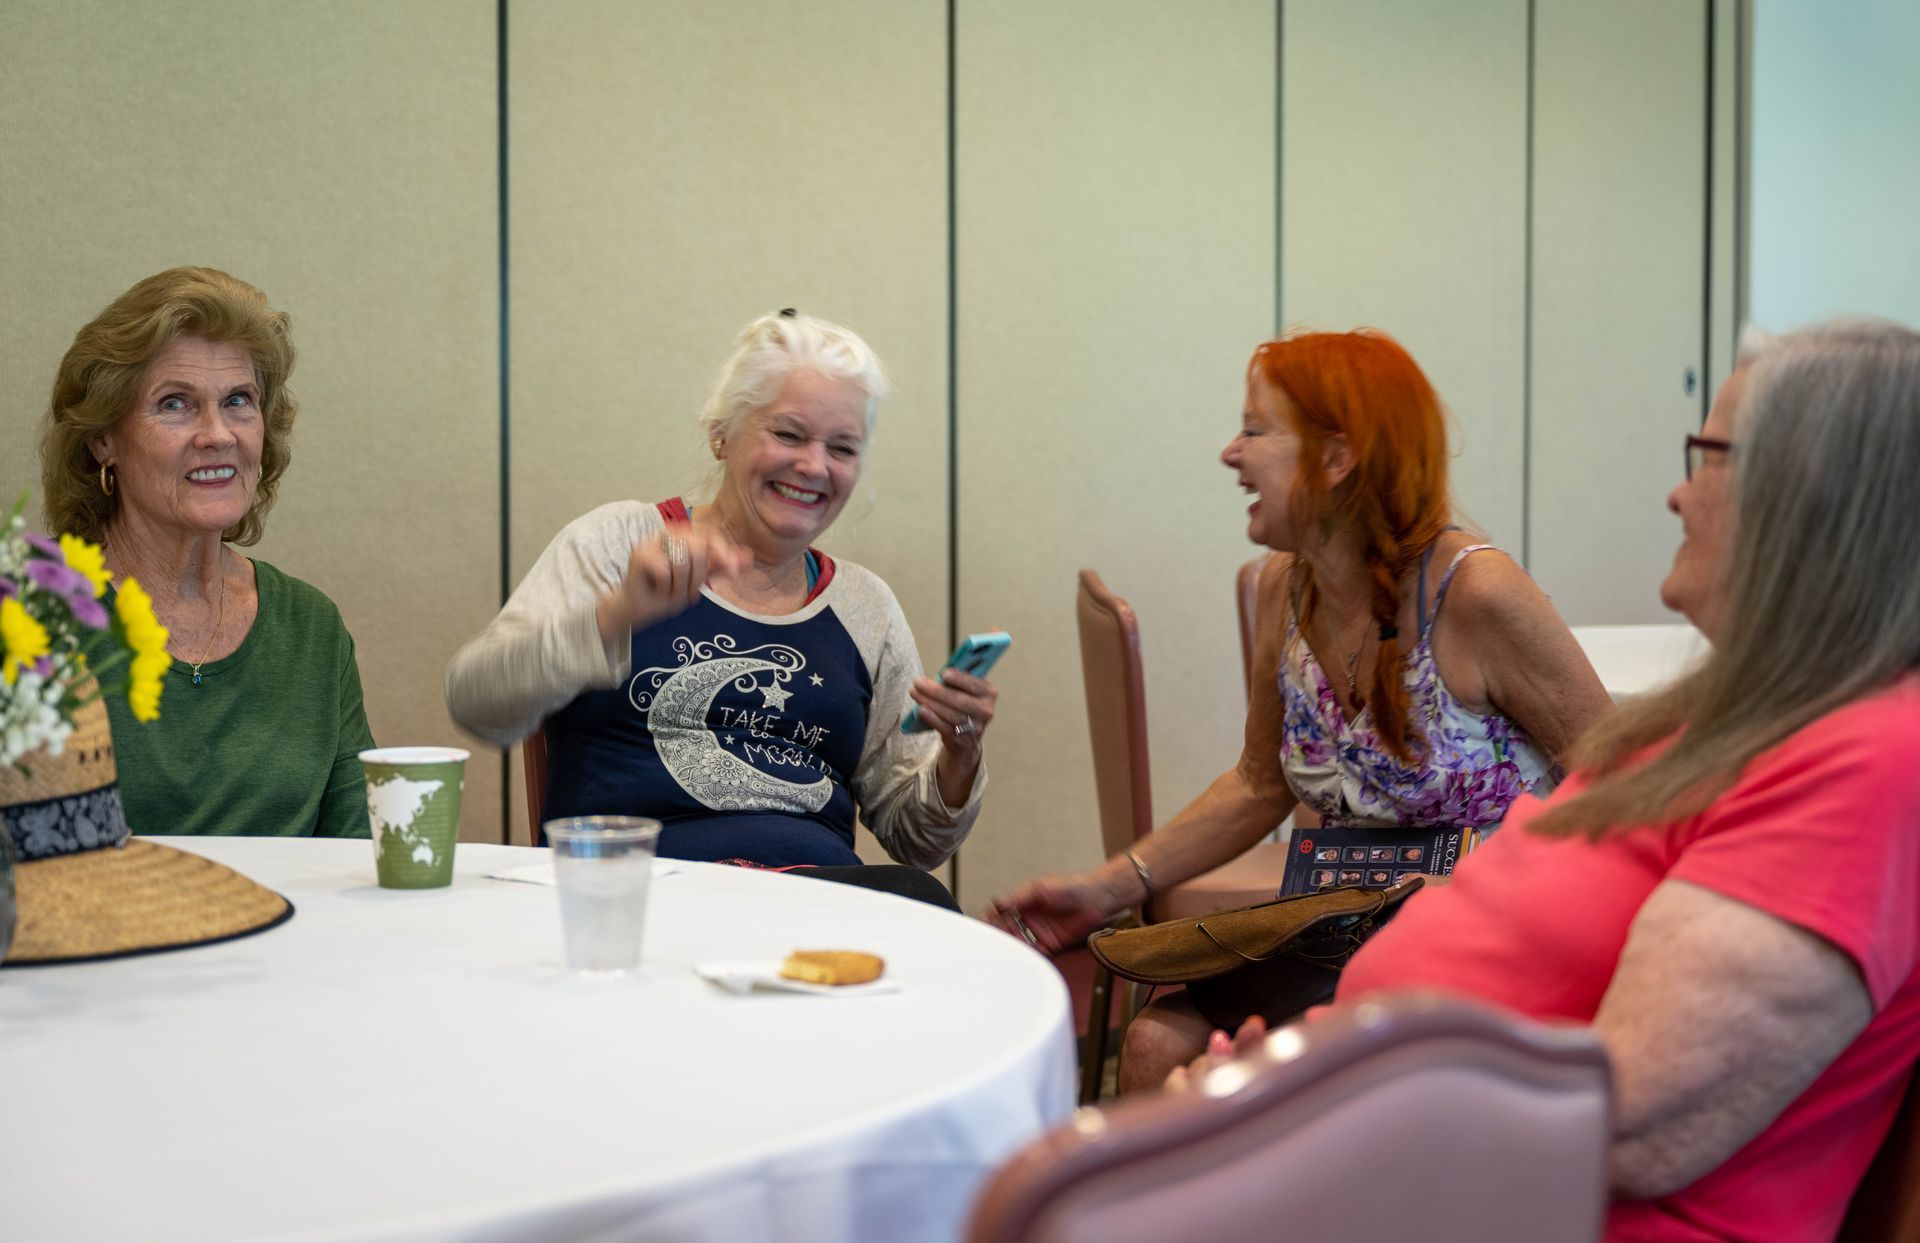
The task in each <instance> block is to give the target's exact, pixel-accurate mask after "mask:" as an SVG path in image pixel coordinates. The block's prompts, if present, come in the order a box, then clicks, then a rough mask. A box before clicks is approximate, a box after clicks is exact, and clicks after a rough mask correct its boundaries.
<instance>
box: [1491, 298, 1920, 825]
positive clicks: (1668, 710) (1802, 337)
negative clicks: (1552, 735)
mask: <svg viewBox="0 0 1920 1243" xmlns="http://www.w3.org/2000/svg"><path fill="white" fill-rule="evenodd" d="M1756 353H1757V354H1758V357H1757V358H1756V359H1755V360H1754V361H1753V362H1752V363H1751V367H1750V370H1749V372H1748V378H1747V385H1746V394H1745V400H1744V401H1743V402H1742V403H1741V405H1740V408H1739V409H1738V410H1736V411H1735V414H1734V431H1733V440H1734V444H1735V452H1736V455H1737V456H1736V458H1735V461H1736V462H1737V466H1736V470H1737V471H1738V475H1737V480H1736V483H1735V490H1734V513H1733V527H1732V531H1731V534H1730V536H1729V539H1728V544H1727V561H1726V564H1725V565H1724V566H1723V567H1722V572H1721V576H1720V581H1719V583H1718V584H1717V585H1716V590H1719V591H1721V592H1723V593H1724V594H1723V596H1722V598H1723V600H1724V601H1725V603H1724V606H1723V608H1722V609H1721V614H1720V615H1721V617H1722V618H1723V619H1724V620H1723V621H1722V623H1721V625H1720V630H1721V632H1722V633H1720V634H1719V635H1717V636H1716V639H1715V643H1714V649H1713V653H1712V655H1711V656H1709V657H1708V659H1707V661H1706V663H1705V664H1704V665H1702V666H1701V667H1700V668H1699V669H1698V670H1697V671H1696V672H1694V673H1692V674H1691V675H1689V676H1687V677H1685V678H1682V679H1681V680H1680V681H1678V682H1677V683H1675V684H1674V685H1672V686H1670V687H1668V688H1667V689H1665V690H1664V691H1661V692H1659V693H1657V694H1654V695H1651V696H1649V697H1647V698H1646V699H1643V700H1639V701H1637V702H1635V703H1633V704H1630V705H1628V706H1627V707H1625V708H1623V709H1622V710H1621V711H1620V712H1619V713H1618V714H1616V715H1615V716H1614V717H1613V718H1612V719H1611V720H1609V721H1607V722H1606V723H1604V724H1602V725H1600V726H1598V727H1596V728H1595V729H1594V730H1593V731H1592V732H1591V733H1590V734H1589V735H1588V736H1587V737H1585V738H1583V739H1582V740H1581V741H1580V744H1579V746H1578V747H1576V748H1575V750H1574V754H1573V756H1572V760H1573V763H1574V764H1575V765H1576V766H1578V767H1583V768H1590V769H1593V770H1595V771H1596V772H1597V773H1598V774H1599V778H1598V780H1596V781H1595V782H1594V784H1593V785H1592V786H1591V787H1590V788H1589V789H1587V790H1586V791H1584V792H1582V793H1581V794H1579V795H1577V796H1575V797H1573V798H1570V799H1568V800H1566V801H1565V802H1564V803H1561V804H1559V805H1558V806H1555V807H1552V808H1549V809H1548V810H1547V811H1545V812H1543V813H1542V814H1541V815H1540V816H1538V817H1537V818H1535V819H1534V820H1533V821H1532V822H1530V825H1529V827H1530V828H1532V829H1534V830H1536V831H1539V832H1543V833H1547V834H1550V835H1566V834H1572V833H1578V832H1584V833H1587V834H1589V835H1592V836H1599V835H1601V834H1603V833H1605V832H1607V831H1608V830H1609V829H1619V828H1627V827H1631V826H1634V825H1641V824H1650V823H1659V822H1664V821H1670V820H1675V819H1680V818H1682V817H1685V816H1689V815H1693V814H1694V813H1696V812H1699V811H1700V810H1702V809H1704V808H1705V807H1706V806H1707V804H1709V803H1710V802H1712V801H1713V799H1714V797H1715V796H1716V795H1718V794H1720V793H1721V792H1722V791H1724V790H1725V789H1726V788H1727V787H1728V786H1730V785H1731V784H1733V781H1734V780H1735V778H1737V777H1738V776H1739V774H1740V770H1741V769H1742V768H1743V767H1745V765H1746V764H1747V763H1748V761H1750V760H1752V759H1753V757H1754V756H1756V755H1758V754H1759V753H1760V752H1762V751H1765V750H1766V749H1768V748H1769V747H1772V746H1775V745H1777V744H1779V743H1780V742H1782V741H1784V740H1785V739H1786V738H1787V737H1788V736H1790V735H1791V734H1793V733H1795V732H1796V731H1798V730H1800V729H1802V728H1804V727H1805V726H1807V725H1808V724H1810V723H1811V722H1813V721H1815V720H1817V719H1818V718H1820V717H1822V716H1824V715H1826V714H1827V713H1829V712H1832V711H1833V710H1834V709H1836V708H1839V707H1841V706H1843V705H1845V704H1849V703H1852V702H1853V701H1854V700H1856V699H1861V698H1864V697H1866V696H1868V695H1872V694H1874V693H1875V692H1877V691H1879V690H1881V689H1883V688H1885V687H1886V686H1887V685H1888V684H1889V683H1891V682H1892V681H1893V680H1894V679H1896V678H1898V677H1899V676H1900V675H1901V674H1903V673H1906V672H1907V671H1909V670H1912V669H1914V668H1916V667H1920V540H1916V539H1915V530H1914V527H1915V518H1916V507H1915V504H1914V499H1915V496H1916V492H1920V333H1916V332H1914V331H1913V330H1912V329H1910V328H1906V327H1904V326H1902V325H1900V324H1895V323H1890V322H1887V321H1884V320H1837V321H1833V322H1829V323H1825V324H1819V325H1816V326H1814V327H1812V328H1807V329H1803V330H1802V331H1799V332H1794V333H1788V334H1785V335H1783V336H1781V337H1778V338H1776V339H1774V340H1772V341H1769V342H1766V343H1765V344H1764V345H1762V346H1761V347H1760V348H1759V349H1758V350H1757V351H1756ZM1675 735H1678V736H1677V737H1675ZM1669 738H1671V739H1673V742H1672V745H1671V746H1669V747H1667V748H1666V750H1664V751H1663V752H1661V753H1660V755H1659V756H1658V757H1656V758H1654V759H1653V760H1650V761H1648V762H1647V763H1645V764H1640V765H1637V766H1634V767H1628V766H1627V765H1628V761H1629V760H1630V759H1631V758H1632V757H1633V756H1634V755H1635V754H1637V753H1639V752H1640V751H1642V750H1643V749H1644V748H1646V747H1648V746H1651V745H1653V744H1654V743H1657V742H1660V741H1662V740H1664V739H1669Z"/></svg>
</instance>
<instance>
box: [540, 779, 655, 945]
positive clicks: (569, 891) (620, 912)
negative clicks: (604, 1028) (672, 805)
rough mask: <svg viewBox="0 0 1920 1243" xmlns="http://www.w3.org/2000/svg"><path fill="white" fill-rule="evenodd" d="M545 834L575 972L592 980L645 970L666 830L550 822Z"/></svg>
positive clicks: (608, 821) (595, 819) (614, 821)
mask: <svg viewBox="0 0 1920 1243" xmlns="http://www.w3.org/2000/svg"><path fill="white" fill-rule="evenodd" d="M542 828H543V829H544V830H545V832H546V835H547V840H548V841H549V842H551V843H552V845H553V876H554V880H555V882H556V883H557V887H558V889H559V891H560V927H561V931H562V933H563V935H564V937H565V940H566V946H567V966H568V967H570V968H572V969H573V970H575V971H579V972H583V973H586V974H589V975H619V974H621V973H623V972H627V971H631V970H633V969H634V968H636V967H638V966H639V965H640V940H641V932H642V930H643V929H644V926H645V924H646V918H647V883H648V881H649V880H651V879H652V876H653V847H654V843H655V842H656V841H657V840H658V839H659V837H660V822H659V821H658V820H646V819H642V818H640V817H636V816H575V817H572V818H569V819H565V820H549V821H547V823H546V824H545V825H543V826H542Z"/></svg>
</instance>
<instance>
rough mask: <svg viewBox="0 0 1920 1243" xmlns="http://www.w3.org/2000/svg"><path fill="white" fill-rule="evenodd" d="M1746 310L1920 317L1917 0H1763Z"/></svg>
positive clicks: (1773, 314) (1756, 59)
mask: <svg viewBox="0 0 1920 1243" xmlns="http://www.w3.org/2000/svg"><path fill="white" fill-rule="evenodd" d="M1752 107H1753V112H1752V116H1753V122H1752V126H1753V129H1752V151H1753V154H1752V183H1751V185H1752V189H1751V200H1750V203H1751V213H1752V216H1751V219H1752V233H1751V241H1750V247H1751V249H1750V251H1749V256H1750V258H1749V261H1750V264H1751V270H1750V273H1749V290H1750V293H1749V300H1748V317H1749V318H1750V319H1751V320H1752V321H1753V322H1754V323H1756V324H1759V325H1761V326H1763V327H1767V328H1775V329H1780V328H1792V327H1795V326H1797V325H1800V324H1804V323H1806V322H1807V321H1809V320H1813V319H1818V318H1821V317H1823V316H1827V315H1833V314H1836V313H1855V314H1872V315H1886V316H1890V317H1892V318H1894V319H1899V320H1903V321H1905V322H1907V323H1909V324H1916V323H1920V224H1917V223H1916V219H1915V214H1916V209H1920V4H1916V3H1914V0H1846V2H1845V3H1839V4H1836V3H1833V0H1756V3H1755V4H1754V26H1753V105H1752Z"/></svg>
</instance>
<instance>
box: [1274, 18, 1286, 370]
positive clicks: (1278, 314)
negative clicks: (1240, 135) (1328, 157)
mask: <svg viewBox="0 0 1920 1243" xmlns="http://www.w3.org/2000/svg"><path fill="white" fill-rule="evenodd" d="M1286 73H1287V0H1273V335H1274V336H1275V337H1276V338H1277V337H1279V336H1280V334H1281V333H1282V332H1284V331H1286V325H1287V317H1286V308H1285V306H1284V304H1283V302H1282V297H1283V295H1282V292H1281V266H1280V265H1281V249H1280V248H1281V245H1282V244H1283V243H1284V241H1285V238H1286V222H1285V220H1284V217H1285V215H1286V209H1285V208H1284V206H1283V204H1284V203H1285V201H1286V200H1285V197H1284V196H1285V194H1286V184H1287V171H1286V170H1287V165H1286V158H1285V157H1286V142H1287V105H1286V98H1287V96H1286V89H1287V88H1286Z"/></svg>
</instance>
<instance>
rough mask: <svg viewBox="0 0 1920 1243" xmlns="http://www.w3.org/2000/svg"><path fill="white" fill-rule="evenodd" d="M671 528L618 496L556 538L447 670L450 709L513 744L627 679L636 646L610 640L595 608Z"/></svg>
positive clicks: (466, 723) (470, 726)
mask: <svg viewBox="0 0 1920 1243" xmlns="http://www.w3.org/2000/svg"><path fill="white" fill-rule="evenodd" d="M664 526H665V523H663V522H662V521H661V518H660V512H659V510H657V509H655V508H654V507H653V506H652V505H648V504H645V503H643V502H640V501H615V502H614V503H612V504H610V505H602V506H601V507H600V508H598V509H596V510H593V511H592V512H591V513H587V514H583V515H582V516H580V517H578V518H576V519H574V520H573V521H572V522H570V523H568V524H567V526H566V527H565V528H564V529H563V530H562V531H561V532H560V534H558V535H556V536H554V538H553V542H552V543H550V544H548V545H547V548H546V551H545V552H543V553H541V554H540V559H539V560H538V561H536V562H534V563H533V568H532V569H531V570H528V571H527V576H526V577H525V578H524V579H522V580H521V581H520V585H519V586H518V587H516V588H514V591H513V595H512V596H511V597H509V598H508V600H507V603H506V607H505V608H503V609H501V610H500V614H499V616H497V617H495V618H494V619H493V620H492V621H491V622H489V623H487V628H486V629H485V630H482V631H481V632H480V633H479V634H477V635H475V636H474V637H473V638H472V639H471V640H469V641H468V642H467V644H466V645H465V646H464V647H462V648H461V649H460V650H459V651H458V652H457V653H455V654H454V657H453V662H452V663H451V664H450V665H448V666H447V680H446V692H447V711H448V712H450V713H451V714H452V715H453V719H454V720H455V721H456V722H458V723H459V725H460V726H461V728H463V729H467V730H470V731H471V732H473V733H474V734H477V735H479V736H480V737H482V738H484V739H486V740H487V741H488V742H491V743H494V744H496V745H498V746H503V747H505V746H511V745H513V744H514V743H516V742H518V741H520V740H521V739H522V738H525V737H526V736H527V735H528V734H531V733H532V732H533V731H534V730H536V729H538V728H539V726H540V722H541V721H543V720H545V719H546V717H547V715H548V714H549V713H551V712H554V711H555V710H557V709H559V708H563V707H565V706H566V705H567V704H569V703H571V702H572V701H573V699H574V697H575V696H577V695H579V694H580V692H582V691H584V690H589V689H594V690H598V689H603V688H606V687H611V686H617V685H619V684H620V682H621V681H622V680H623V679H624V678H625V677H626V676H627V662H628V660H629V658H630V655H631V645H630V644H628V643H627V642H625V641H624V640H622V641H620V642H618V643H612V644H608V643H603V642H601V639H600V625H599V622H598V621H597V620H596V619H595V616H594V610H595V608H596V606H597V605H598V604H599V602H600V598H601V597H602V596H604V595H606V594H607V593H608V592H610V591H612V590H613V589H614V588H615V587H618V586H619V585H620V580H621V579H622V577H624V576H625V574H626V572H627V558H628V556H629V555H630V554H631V553H632V551H633V546H634V545H635V544H636V543H638V542H640V541H641V540H646V539H652V538H653V537H654V536H656V535H658V534H659V533H660V531H661V530H662V529H663V528H664Z"/></svg>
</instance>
